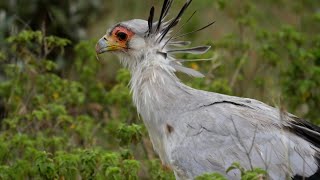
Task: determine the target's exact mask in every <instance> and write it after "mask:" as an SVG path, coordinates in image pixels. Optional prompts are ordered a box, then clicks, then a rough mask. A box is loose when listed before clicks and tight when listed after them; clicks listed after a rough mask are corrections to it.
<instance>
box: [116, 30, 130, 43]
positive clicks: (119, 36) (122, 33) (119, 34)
mask: <svg viewBox="0 0 320 180" xmlns="http://www.w3.org/2000/svg"><path fill="white" fill-rule="evenodd" d="M117 37H118V39H119V40H120V41H124V40H126V39H127V37H128V35H127V34H126V33H124V32H118V33H117Z"/></svg>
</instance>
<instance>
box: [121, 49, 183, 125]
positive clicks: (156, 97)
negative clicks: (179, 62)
mask: <svg viewBox="0 0 320 180" xmlns="http://www.w3.org/2000/svg"><path fill="white" fill-rule="evenodd" d="M137 58H140V59H137ZM130 61H131V64H130V65H128V68H129V70H130V72H131V81H130V87H131V92H132V95H133V102H134V103H135V105H136V106H137V110H138V112H139V113H140V114H141V115H142V116H147V117H144V118H148V119H149V118H151V117H150V116H152V113H153V112H154V111H158V110H161V109H164V108H165V107H166V106H168V102H170V101H168V100H172V99H175V98H176V96H177V94H178V93H180V91H181V90H182V89H183V88H184V85H183V84H182V83H181V82H180V80H179V79H178V78H177V77H176V75H175V71H176V70H175V68H174V67H173V66H172V65H171V63H170V61H169V60H168V59H166V58H164V57H162V56H161V55H159V54H156V53H149V54H147V53H146V54H144V55H142V56H137V57H136V58H132V59H131V60H130ZM126 62H128V61H126Z"/></svg>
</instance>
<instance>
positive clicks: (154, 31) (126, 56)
mask: <svg viewBox="0 0 320 180" xmlns="http://www.w3.org/2000/svg"><path fill="white" fill-rule="evenodd" d="M191 1H192V0H187V1H186V3H185V5H184V6H183V7H182V9H181V10H180V12H179V13H178V15H177V16H176V17H175V18H172V19H171V20H169V21H165V18H166V17H167V14H168V12H169V9H170V7H171V5H172V2H173V0H164V3H163V7H162V10H161V14H160V17H159V20H158V21H155V22H154V21H153V19H154V7H152V8H151V10H150V14H149V18H148V20H141V19H133V20H129V21H125V22H121V23H118V24H116V25H114V26H113V27H111V28H110V29H108V30H107V32H106V34H105V35H104V36H103V37H102V38H101V39H100V40H99V41H98V43H97V44H96V53H97V54H102V53H104V52H112V53H115V54H116V55H118V56H119V57H120V59H121V60H122V62H124V63H125V64H127V65H129V66H130V64H132V63H134V64H138V63H139V62H137V61H143V60H145V59H146V58H145V57H146V56H147V57H150V55H152V56H154V57H155V58H154V57H153V58H150V59H152V60H159V59H161V60H164V61H166V63H167V64H171V65H172V67H173V69H175V70H177V71H182V72H185V71H186V69H189V68H185V67H183V66H182V65H181V61H177V60H176V59H175V58H174V57H173V54H175V53H191V54H202V53H205V52H207V50H208V49H209V48H210V46H199V47H193V48H185V49H174V47H183V46H187V45H189V44H190V42H188V41H179V40H178V39H179V38H181V37H184V36H186V35H188V34H191V33H194V32H197V31H200V30H203V29H205V28H206V27H209V26H210V25H212V24H213V23H214V22H212V23H209V24H208V25H206V26H204V27H202V28H200V29H197V30H195V31H192V32H190V33H185V34H182V33H181V32H180V31H181V29H182V27H183V26H184V25H185V24H186V23H187V22H189V20H190V19H191V18H192V16H193V15H194V14H195V12H196V11H195V12H194V13H193V14H192V15H191V17H190V18H189V19H188V20H187V21H186V23H185V24H183V25H182V26H180V28H179V29H178V31H176V32H174V33H172V31H173V28H174V27H176V26H177V25H178V24H179V22H180V21H181V16H182V15H183V13H184V12H185V10H186V9H187V8H188V7H189V5H190V3H191ZM171 34H172V35H171ZM191 71H192V70H190V72H185V73H187V74H189V75H195V74H197V73H192V72H191ZM198 74H199V73H198ZM195 76H197V75H195Z"/></svg>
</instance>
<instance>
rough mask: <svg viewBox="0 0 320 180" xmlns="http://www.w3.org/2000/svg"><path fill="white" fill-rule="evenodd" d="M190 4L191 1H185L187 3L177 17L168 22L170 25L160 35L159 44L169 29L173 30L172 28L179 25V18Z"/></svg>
mask: <svg viewBox="0 0 320 180" xmlns="http://www.w3.org/2000/svg"><path fill="white" fill-rule="evenodd" d="M191 2H192V0H187V2H186V3H185V4H184V5H183V7H182V8H181V10H180V12H179V13H178V15H177V16H176V17H175V18H174V19H173V20H172V21H171V22H170V24H169V25H168V26H167V27H166V28H165V29H164V31H163V32H162V33H161V35H160V39H159V42H161V41H162V40H163V38H164V37H165V36H166V35H167V34H168V32H169V31H170V29H171V28H173V27H174V26H176V25H177V24H178V23H179V21H180V18H181V16H182V15H183V13H184V12H185V11H186V9H187V8H188V7H189V5H190V3H191Z"/></svg>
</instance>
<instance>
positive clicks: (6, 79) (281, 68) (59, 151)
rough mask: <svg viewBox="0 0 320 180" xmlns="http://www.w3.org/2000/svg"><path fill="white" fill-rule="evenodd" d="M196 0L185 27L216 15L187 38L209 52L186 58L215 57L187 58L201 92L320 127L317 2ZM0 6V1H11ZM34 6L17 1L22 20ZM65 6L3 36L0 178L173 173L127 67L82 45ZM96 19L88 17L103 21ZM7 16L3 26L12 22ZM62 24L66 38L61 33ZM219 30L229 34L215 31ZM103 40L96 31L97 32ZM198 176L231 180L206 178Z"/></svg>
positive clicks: (256, 174)
mask: <svg viewBox="0 0 320 180" xmlns="http://www.w3.org/2000/svg"><path fill="white" fill-rule="evenodd" d="M8 2H9V1H8ZM78 2H82V1H78ZM95 2H98V1H95ZM99 2H100V1H99ZM99 2H98V3H99ZM100 3H101V2H100ZM121 3H122V4H123V3H124V1H112V2H111V4H112V5H114V7H115V10H114V11H111V9H112V8H110V7H108V8H107V10H108V13H106V14H111V15H112V14H114V13H115V12H117V10H118V9H117V8H119V9H120V8H121V7H122V6H121ZM128 3H129V4H134V3H137V1H133V0H131V1H128ZM181 3H182V1H177V3H176V5H177V6H178V4H181ZM193 3H194V5H193V8H194V9H196V8H197V7H199V8H200V9H201V8H202V9H204V10H203V12H198V18H197V17H195V19H194V20H192V22H190V23H189V24H187V25H186V31H190V30H192V29H195V28H194V27H195V26H197V27H198V26H200V25H201V24H204V23H205V22H206V21H207V20H208V18H207V16H208V14H210V15H212V19H215V16H216V17H218V19H217V23H216V24H218V25H217V26H215V27H214V28H213V29H210V30H206V31H205V33H199V34H197V35H194V36H191V37H190V39H194V40H197V41H196V43H198V42H203V41H205V42H206V43H207V44H209V45H212V46H213V49H212V51H210V52H209V53H207V54H205V55H203V56H202V57H199V56H193V55H187V56H184V57H182V58H210V57H214V60H213V61H207V62H199V63H191V62H190V63H189V62H188V63H186V66H190V67H192V68H194V69H198V70H200V71H202V72H203V73H204V74H206V78H204V79H189V77H186V76H183V75H180V74H179V76H180V77H181V78H182V79H183V80H184V82H186V83H187V84H189V85H191V86H193V87H196V88H199V89H204V90H209V91H215V92H220V93H225V94H230V95H236V96H245V97H250V98H255V99H259V100H262V101H264V102H266V103H269V104H270V105H273V106H277V107H280V108H282V109H284V110H287V111H289V112H291V113H293V114H296V115H298V116H300V117H302V118H305V119H307V120H310V121H311V122H313V123H315V124H320V116H319V114H318V108H319V107H320V89H319V87H320V33H319V32H320V13H319V8H320V3H319V2H316V1H312V0H306V1H295V2H294V3H293V2H292V1H289V0H280V1H275V0H268V1H265V2H256V1H251V0H247V1H236V0H232V1H225V0H219V1H211V0H206V1H205V0H204V1H194V2H193ZM3 4H5V3H3ZM3 4H1V3H0V7H2V6H4V7H5V5H6V4H5V5H3ZM160 4H161V3H157V5H159V6H160ZM23 5H24V4H21V7H22V6H23ZM80 5H81V6H80ZM33 6H34V5H32V7H31V3H30V7H29V6H25V9H21V7H20V6H19V7H20V11H22V12H24V11H26V13H22V14H20V16H22V17H23V16H26V17H29V18H30V17H31V15H30V14H28V13H27V12H29V11H27V10H28V8H30V9H33V8H34V7H33ZM62 6H63V5H56V4H47V6H46V7H50V8H45V9H50V10H48V11H50V12H51V9H53V10H52V11H53V12H55V13H56V14H55V16H58V17H61V18H59V20H61V21H57V22H56V24H54V26H53V24H50V26H48V27H47V28H48V31H47V32H49V33H45V31H44V29H41V23H42V22H41V21H39V20H37V21H35V22H32V23H34V24H37V23H38V24H37V25H38V26H36V25H35V26H32V27H38V28H37V29H34V30H25V29H24V28H18V29H19V32H18V33H11V34H12V35H10V36H8V34H9V33H8V29H6V30H5V31H1V33H0V39H1V40H2V41H1V43H0V130H1V132H0V179H79V178H82V179H115V180H119V179H130V180H134V179H174V175H173V173H172V172H171V171H170V170H169V169H168V168H166V167H163V166H162V165H161V162H160V160H159V159H158V158H157V156H156V154H155V153H154V152H153V149H152V145H151V142H150V141H149V139H148V135H147V131H146V129H145V127H144V125H143V123H142V121H141V119H140V118H139V116H138V114H137V112H136V110H135V107H134V106H133V104H132V100H131V95H130V91H129V89H128V86H127V84H128V82H129V79H130V74H129V72H128V71H127V70H124V69H120V70H117V71H116V70H115V69H116V68H115V67H116V66H115V65H114V64H113V62H115V61H116V60H114V59H115V58H114V57H110V56H108V59H106V58H105V56H103V57H102V58H100V59H101V61H97V59H96V57H95V52H94V45H95V42H96V40H88V41H79V36H78V35H77V36H72V33H73V30H74V28H77V29H78V30H79V29H81V28H83V27H82V26H85V25H87V24H86V23H83V24H81V25H82V26H81V27H78V26H75V24H77V23H78V22H79V23H80V22H83V21H80V20H79V19H78V18H79V17H77V16H76V15H72V17H73V18H71V20H72V21H73V22H68V21H67V20H66V22H64V21H62V20H64V19H68V18H65V16H67V15H68V13H66V12H67V10H64V8H62ZM70 6H71V5H70ZM106 6H107V5H106ZM77 7H79V8H78V11H76V12H77V13H75V12H74V13H75V14H77V15H78V14H79V16H80V15H81V17H85V16H87V15H88V12H92V10H94V8H96V10H97V11H98V10H99V9H100V8H98V6H95V4H91V5H87V4H81V3H80V4H79V6H77ZM80 7H87V9H86V8H84V9H83V8H80ZM139 7H140V10H139ZM143 7H144V6H143V2H141V3H139V4H137V9H138V10H135V11H134V13H135V14H140V15H141V16H143V17H146V16H147V14H148V12H145V9H144V8H143ZM175 7H176V6H175ZM205 7H206V8H205ZM92 8H93V9H92ZM9 9H10V8H8V10H9ZM79 9H80V10H79ZM81 9H82V10H83V11H81ZM20 11H19V12H20ZM100 11H101V9H100V10H99V12H100ZM212 11H215V14H213V13H212ZM1 12H2V11H0V15H1ZM137 12H140V13H137ZM95 13H97V12H95ZM126 13H128V12H126ZM191 13H192V11H191V10H190V14H191ZM59 14H60V15H59ZM69 14H70V13H69ZM173 14H174V13H173ZM284 14H285V15H284ZM7 15H10V13H8V14H7ZM95 15H97V14H95ZM126 15H127V16H130V17H133V15H130V14H129V15H128V14H126ZM213 15H215V16H213ZM283 16H285V17H283ZM75 17H77V18H75ZM90 17H91V16H90ZM94 17H96V16H93V15H92V17H91V18H90V22H98V20H100V18H99V19H94ZM112 17H113V16H108V18H109V19H111V18H112ZM138 17H139V16H138ZM0 18H1V17H0ZM10 18H11V16H8V17H7V21H6V24H4V25H3V26H2V25H0V28H2V29H5V28H8V27H9V23H10V22H11V21H10ZM80 19H83V18H80ZM124 19H125V18H124ZM292 19H294V20H292ZM0 20H1V19H0ZM68 20H70V19H68ZM71 20H70V21H71ZM224 20H225V21H224ZM26 22H28V21H26ZM219 22H220V23H219ZM221 22H222V23H224V22H226V24H223V26H222V23H221ZM5 25H8V26H6V27H5ZM20 25H21V24H20ZM78 25H79V24H78ZM51 26H53V27H51ZM69 26H70V28H66V27H69ZM105 26H106V24H105V23H104V24H103V27H104V28H105ZM17 27H20V26H17ZM71 27H72V28H71ZM228 28H229V29H228ZM57 29H59V30H57ZM61 29H62V30H61ZM65 29H68V31H65V32H66V34H63V33H61V31H63V30H65ZM91 29H92V27H91ZM230 29H231V30H230ZM69 30H70V31H69ZM217 30H220V31H223V33H220V34H219V33H217V35H215V34H212V33H213V32H215V31H217ZM91 31H94V30H91ZM57 35H59V37H57ZM100 36H101V34H94V37H95V38H98V37H100ZM208 36H209V37H210V38H208ZM62 37H67V39H65V38H62ZM204 39H206V40H204ZM208 39H209V40H208ZM78 41H79V43H78ZM226 171H240V173H241V176H242V179H244V180H249V179H251V180H252V179H259V178H261V177H262V176H264V175H265V172H264V171H263V170H261V169H258V168H255V169H244V168H242V167H241V166H240V165H239V164H237V163H234V164H232V165H231V167H230V168H229V169H228V170H226ZM197 179H199V180H204V179H221V180H223V179H226V178H225V177H223V176H222V175H219V174H205V175H203V176H200V177H198V178H197Z"/></svg>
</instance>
